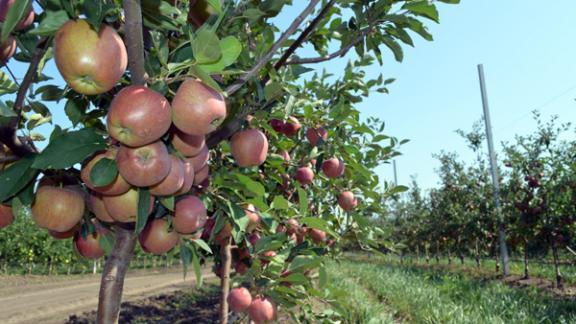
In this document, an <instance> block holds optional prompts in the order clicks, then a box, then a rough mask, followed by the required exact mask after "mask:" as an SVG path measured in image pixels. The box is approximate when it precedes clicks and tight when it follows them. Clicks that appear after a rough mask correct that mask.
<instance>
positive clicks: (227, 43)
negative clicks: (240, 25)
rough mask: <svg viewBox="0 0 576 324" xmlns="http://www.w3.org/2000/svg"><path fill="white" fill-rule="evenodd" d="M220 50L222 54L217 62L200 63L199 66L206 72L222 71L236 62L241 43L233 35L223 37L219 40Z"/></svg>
mask: <svg viewBox="0 0 576 324" xmlns="http://www.w3.org/2000/svg"><path fill="white" fill-rule="evenodd" d="M220 52H221V53H222V56H221V57H220V59H219V60H218V61H217V62H214V63H210V64H200V67H201V68H202V69H203V70H204V71H206V72H208V73H214V72H222V71H223V70H224V69H225V68H226V67H228V66H230V65H232V64H234V63H236V60H238V57H239V56H240V53H242V43H240V41H239V40H238V39H237V38H236V37H234V36H228V37H225V38H223V39H221V40H220Z"/></svg>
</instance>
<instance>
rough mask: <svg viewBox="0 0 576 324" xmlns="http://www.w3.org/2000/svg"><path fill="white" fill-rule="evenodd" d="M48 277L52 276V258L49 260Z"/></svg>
mask: <svg viewBox="0 0 576 324" xmlns="http://www.w3.org/2000/svg"><path fill="white" fill-rule="evenodd" d="M48 275H49V276H51V275H52V258H48Z"/></svg>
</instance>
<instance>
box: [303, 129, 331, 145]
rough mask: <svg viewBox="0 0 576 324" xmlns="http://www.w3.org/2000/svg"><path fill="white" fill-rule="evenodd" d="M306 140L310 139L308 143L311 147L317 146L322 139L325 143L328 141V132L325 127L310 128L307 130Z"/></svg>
mask: <svg viewBox="0 0 576 324" xmlns="http://www.w3.org/2000/svg"><path fill="white" fill-rule="evenodd" d="M306 138H307V139H308V142H310V145H312V146H316V145H317V144H318V140H320V138H321V139H322V140H323V141H324V142H326V140H328V131H327V130H326V129H325V128H324V127H319V128H308V129H307V130H306Z"/></svg>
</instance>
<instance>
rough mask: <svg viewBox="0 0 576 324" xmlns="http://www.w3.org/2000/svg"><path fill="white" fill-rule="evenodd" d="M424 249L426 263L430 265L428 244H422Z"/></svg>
mask: <svg viewBox="0 0 576 324" xmlns="http://www.w3.org/2000/svg"><path fill="white" fill-rule="evenodd" d="M424 249H425V251H424V252H425V253H426V264H427V265H430V251H429V246H428V245H424Z"/></svg>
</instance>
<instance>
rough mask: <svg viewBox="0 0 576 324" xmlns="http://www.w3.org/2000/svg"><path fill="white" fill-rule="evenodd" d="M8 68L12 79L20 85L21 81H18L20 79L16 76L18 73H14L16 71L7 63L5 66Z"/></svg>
mask: <svg viewBox="0 0 576 324" xmlns="http://www.w3.org/2000/svg"><path fill="white" fill-rule="evenodd" d="M4 67H5V68H6V70H8V73H9V74H10V76H11V77H12V79H13V80H14V83H16V85H17V86H18V87H20V83H19V82H18V79H17V78H16V75H14V72H12V69H11V68H10V66H9V65H5V66H4Z"/></svg>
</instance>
